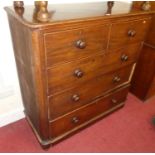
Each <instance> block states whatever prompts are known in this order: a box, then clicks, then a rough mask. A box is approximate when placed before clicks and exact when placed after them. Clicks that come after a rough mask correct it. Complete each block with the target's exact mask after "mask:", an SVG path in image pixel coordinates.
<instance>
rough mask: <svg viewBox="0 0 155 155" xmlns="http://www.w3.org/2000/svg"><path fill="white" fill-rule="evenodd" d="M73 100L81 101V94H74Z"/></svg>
mask: <svg viewBox="0 0 155 155" xmlns="http://www.w3.org/2000/svg"><path fill="white" fill-rule="evenodd" d="M72 100H73V101H75V102H77V101H79V100H80V97H79V95H77V94H74V95H73V96H72Z"/></svg>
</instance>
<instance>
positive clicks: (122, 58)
mask: <svg viewBox="0 0 155 155" xmlns="http://www.w3.org/2000/svg"><path fill="white" fill-rule="evenodd" d="M128 58H129V57H128V56H127V55H125V54H123V55H122V56H121V60H122V61H127V60H128Z"/></svg>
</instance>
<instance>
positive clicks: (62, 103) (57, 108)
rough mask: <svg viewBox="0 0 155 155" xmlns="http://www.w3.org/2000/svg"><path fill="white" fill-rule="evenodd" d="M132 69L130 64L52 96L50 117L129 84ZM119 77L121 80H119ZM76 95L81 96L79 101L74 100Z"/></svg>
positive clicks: (50, 99)
mask: <svg viewBox="0 0 155 155" xmlns="http://www.w3.org/2000/svg"><path fill="white" fill-rule="evenodd" d="M131 71H132V66H128V67H126V68H122V69H120V70H116V71H112V72H111V73H108V74H106V75H103V76H99V77H96V78H95V79H93V80H91V81H87V83H86V82H85V83H83V84H82V85H79V86H77V87H75V88H73V89H70V90H68V91H65V92H63V93H61V94H58V95H55V96H51V97H50V98H49V110H50V119H54V118H56V117H58V116H61V115H63V114H65V113H67V112H70V111H72V110H75V109H76V108H77V107H80V106H82V105H84V104H88V103H89V102H91V101H92V100H93V99H94V98H96V97H99V96H101V95H103V94H105V93H106V92H107V91H111V90H112V89H116V88H118V87H121V86H123V85H125V84H129V82H130V74H131ZM118 78H119V80H117V79H118ZM90 83H91V84H90ZM92 90H93V91H92ZM74 95H77V96H78V97H79V100H78V101H76V100H74V98H73V96H74Z"/></svg>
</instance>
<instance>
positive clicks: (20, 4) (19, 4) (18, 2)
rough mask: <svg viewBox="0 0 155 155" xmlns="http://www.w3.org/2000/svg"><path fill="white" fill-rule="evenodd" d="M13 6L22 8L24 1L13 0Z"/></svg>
mask: <svg viewBox="0 0 155 155" xmlns="http://www.w3.org/2000/svg"><path fill="white" fill-rule="evenodd" d="M13 6H14V8H23V7H24V2H23V1H14V2H13Z"/></svg>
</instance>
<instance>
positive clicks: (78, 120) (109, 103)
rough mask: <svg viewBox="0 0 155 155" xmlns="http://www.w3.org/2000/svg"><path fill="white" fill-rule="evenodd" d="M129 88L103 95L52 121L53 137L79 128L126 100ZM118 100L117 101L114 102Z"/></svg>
mask: <svg viewBox="0 0 155 155" xmlns="http://www.w3.org/2000/svg"><path fill="white" fill-rule="evenodd" d="M127 93H128V88H125V89H123V90H120V91H118V92H116V93H115V94H110V95H108V96H106V97H103V98H101V99H99V100H96V101H95V102H93V103H91V104H90V105H88V106H85V107H83V108H80V109H79V110H77V111H75V112H74V111H73V112H72V113H69V114H68V115H65V116H64V117H62V118H59V119H57V120H56V121H52V122H51V123H50V135H51V138H54V137H58V136H61V135H62V134H64V133H66V132H69V131H70V130H73V129H74V128H77V127H78V126H80V125H81V124H83V123H85V122H87V121H89V120H91V119H92V118H94V117H96V116H98V115H100V114H102V113H104V112H105V111H107V110H109V109H111V108H112V107H115V106H117V105H119V104H121V103H123V102H124V101H125V100H126V96H127ZM114 100H116V102H114Z"/></svg>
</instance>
